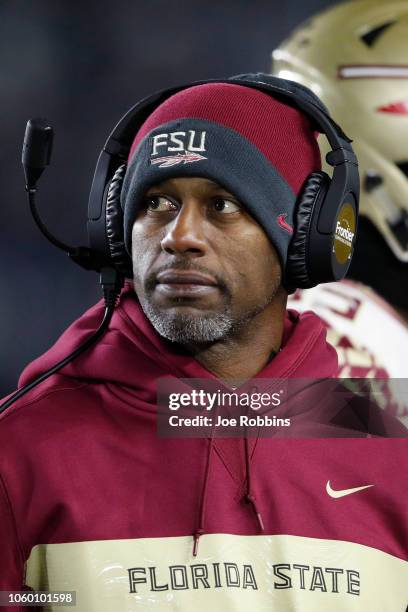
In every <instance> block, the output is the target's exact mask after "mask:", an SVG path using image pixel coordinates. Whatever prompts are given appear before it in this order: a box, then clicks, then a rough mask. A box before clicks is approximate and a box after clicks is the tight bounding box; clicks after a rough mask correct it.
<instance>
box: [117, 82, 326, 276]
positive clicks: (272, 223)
mask: <svg viewBox="0 0 408 612" xmlns="http://www.w3.org/2000/svg"><path fill="white" fill-rule="evenodd" d="M320 168H321V161H320V152H319V147H318V144H317V141H316V133H315V132H314V130H313V126H312V125H311V121H310V119H309V118H308V117H307V116H306V115H305V114H303V113H302V112H300V111H299V110H297V109H296V108H294V107H292V106H288V105H287V104H285V103H284V102H281V101H280V100H278V99H275V98H273V97H271V96H270V95H269V94H266V93H263V92H262V91H259V90H257V89H254V88H252V87H246V86H243V85H237V84H235V83H207V84H204V85H195V86H192V87H189V88H187V89H184V90H182V91H180V92H178V93H176V94H174V95H172V96H171V97H169V98H168V99H167V100H166V101H165V102H163V103H162V104H161V105H160V106H158V107H157V108H156V109H155V110H154V111H153V113H152V114H151V115H150V116H149V117H148V118H147V120H146V121H145V122H144V123H143V125H142V126H141V127H140V129H139V131H138V132H137V134H136V137H135V139H134V141H133V144H132V147H131V150H130V155H129V160H128V168H127V171H126V174H125V179H124V183H123V189H122V196H121V202H122V207H123V211H124V235H125V245H126V249H127V251H128V253H129V254H130V252H131V234H132V225H133V222H134V220H135V217H136V215H137V212H138V210H139V208H140V206H141V205H142V202H143V196H144V194H145V193H146V191H147V190H148V189H149V188H150V187H151V186H152V185H154V184H156V183H160V182H162V181H165V180H166V179H169V178H174V177H189V176H191V177H204V178H209V179H211V180H213V181H215V182H217V183H219V184H220V185H221V186H222V187H224V188H225V189H227V190H228V191H230V192H231V193H232V194H233V195H234V196H235V197H236V198H237V199H238V200H239V201H240V202H241V203H242V204H243V205H244V206H245V208H246V209H247V210H248V211H249V212H250V214H251V215H252V216H253V217H254V218H255V219H256V220H257V221H258V223H259V224H260V225H261V226H262V227H263V229H264V231H265V232H266V234H267V236H268V237H269V238H270V240H271V242H272V244H273V245H274V247H275V248H276V250H277V252H278V254H279V256H280V259H281V263H282V266H283V269H284V267H285V264H286V258H287V251H288V246H289V242H290V240H291V237H292V234H293V222H294V219H293V216H294V208H295V202H296V198H297V195H298V193H299V191H300V190H301V188H302V185H303V183H304V181H305V179H306V177H307V176H308V175H309V174H310V173H311V172H313V171H315V170H319V169H320Z"/></svg>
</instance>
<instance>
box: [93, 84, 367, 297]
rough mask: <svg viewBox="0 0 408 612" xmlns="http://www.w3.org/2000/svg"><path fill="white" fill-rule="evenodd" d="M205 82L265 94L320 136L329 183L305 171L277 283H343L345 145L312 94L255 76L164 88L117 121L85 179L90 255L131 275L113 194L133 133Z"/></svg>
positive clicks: (349, 187) (348, 187)
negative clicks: (324, 142) (294, 112)
mask: <svg viewBox="0 0 408 612" xmlns="http://www.w3.org/2000/svg"><path fill="white" fill-rule="evenodd" d="M205 83H234V84H237V85H244V86H246V87H253V88H255V89H258V90H260V91H262V92H265V93H267V94H270V95H271V96H273V97H275V98H278V99H280V100H281V101H283V102H284V103H286V104H288V105H291V106H294V107H296V108H298V109H299V110H300V111H302V112H304V113H305V114H306V115H307V116H308V117H309V118H310V119H311V120H312V122H313V127H314V128H315V129H316V130H317V131H319V132H321V133H323V134H325V135H326V137H327V139H328V141H329V144H330V147H331V151H330V152H329V153H328V154H327V156H326V160H327V162H328V163H329V164H330V165H331V166H333V176H332V178H330V177H329V175H328V174H327V173H325V172H323V171H318V172H313V173H311V174H310V175H309V176H308V177H307V179H306V181H305V183H304V185H303V187H302V190H301V193H300V194H299V197H298V199H297V202H296V207H295V215H294V220H295V221H294V234H293V237H292V240H291V243H290V245H289V251H288V257H287V263H286V269H285V270H284V274H283V278H284V285H285V287H286V288H287V289H288V291H290V292H292V291H294V290H295V289H296V288H308V287H313V286H315V285H317V284H319V283H322V282H330V281H336V280H340V279H342V278H344V276H345V275H346V273H347V270H348V268H349V265H350V263H351V257H352V254H353V248H354V243H355V238H356V232H357V219H358V200H359V190H360V183H359V175H358V164H357V158H356V156H355V154H354V152H353V149H352V147H351V145H350V143H351V140H350V139H349V138H348V137H347V136H346V135H345V134H344V132H343V131H342V129H341V128H340V127H339V126H338V125H337V124H336V123H335V122H334V121H333V119H332V118H331V117H330V115H329V113H328V111H327V109H326V107H325V106H324V105H323V103H322V102H321V101H320V100H319V99H318V98H317V96H315V95H314V94H313V92H311V91H310V90H309V89H307V88H306V87H304V86H303V85H300V84H298V83H295V82H294V81H288V80H285V79H280V78H277V77H273V76H270V75H267V74H263V73H256V74H243V75H238V76H235V77H231V78H229V79H210V80H204V81H195V82H193V83H188V84H186V85H182V86H179V87H173V88H170V89H165V90H162V91H159V92H157V93H155V94H153V95H151V96H149V97H147V98H144V99H143V100H141V101H140V102H139V103H137V104H136V105H135V106H133V107H132V108H131V109H130V110H129V111H128V112H127V113H126V114H125V115H124V116H123V117H122V119H121V120H120V121H119V123H118V124H117V125H116V127H115V128H114V130H113V131H112V133H111V134H110V136H109V138H108V140H107V141H106V143H105V146H104V147H103V150H102V152H101V154H100V156H99V159H98V162H97V166H96V170H95V175H94V179H93V182H92V187H91V193H90V197H89V206H88V233H89V244H90V248H91V250H92V251H96V252H98V254H99V256H100V257H101V258H103V259H104V260H105V261H107V262H110V264H111V265H113V266H114V267H115V268H116V269H117V270H118V271H120V272H121V273H122V274H123V275H124V276H125V277H127V278H131V277H132V262H131V258H130V256H129V255H128V253H127V252H126V249H125V245H124V236H123V211H122V206H121V201H120V196H121V189H122V184H123V178H124V175H125V172H126V162H127V159H128V155H129V151H130V147H131V145H132V142H133V139H134V136H135V134H136V132H137V131H138V129H139V128H140V126H141V125H142V123H143V122H144V121H145V119H146V118H147V117H148V116H149V115H150V114H151V113H152V112H153V110H154V109H155V108H156V107H157V106H159V105H160V104H161V103H162V102H164V101H165V100H166V99H167V98H169V97H170V96H172V95H173V94H175V93H177V92H179V91H182V90H183V89H186V88H188V87H192V86H194V85H202V84H205Z"/></svg>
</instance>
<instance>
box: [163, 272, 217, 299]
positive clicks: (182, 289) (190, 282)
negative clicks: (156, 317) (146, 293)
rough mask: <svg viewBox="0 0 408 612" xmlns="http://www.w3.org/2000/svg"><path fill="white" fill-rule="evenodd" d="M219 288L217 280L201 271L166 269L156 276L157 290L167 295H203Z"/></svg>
mask: <svg viewBox="0 0 408 612" xmlns="http://www.w3.org/2000/svg"><path fill="white" fill-rule="evenodd" d="M218 289H219V287H218V283H217V281H216V280H215V279H214V278H213V277H211V276H208V275H206V274H202V273H201V272H192V271H190V270H185V271H182V270H165V271H164V272H159V274H158V275H157V277H156V290H157V291H158V292H159V293H161V294H162V295H165V296H167V297H173V296H174V297H182V296H186V297H188V296H190V297H195V296H202V295H206V294H209V293H214V292H215V291H218Z"/></svg>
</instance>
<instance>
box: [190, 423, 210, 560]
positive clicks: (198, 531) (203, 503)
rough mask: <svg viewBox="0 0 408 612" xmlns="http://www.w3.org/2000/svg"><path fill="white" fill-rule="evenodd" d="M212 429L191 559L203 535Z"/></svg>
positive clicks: (196, 551) (194, 555)
mask: <svg viewBox="0 0 408 612" xmlns="http://www.w3.org/2000/svg"><path fill="white" fill-rule="evenodd" d="M213 434H214V429H213V430H212V432H211V438H210V441H209V444H208V451H207V461H206V465H205V475H204V482H203V488H202V490H201V501H200V519H199V524H198V527H197V529H196V530H195V532H194V545H193V557H196V556H197V553H198V540H199V539H200V537H201V536H202V535H203V534H204V522H205V508H206V498H207V490H208V477H209V474H210V465H211V457H212V449H213V444H214V435H213Z"/></svg>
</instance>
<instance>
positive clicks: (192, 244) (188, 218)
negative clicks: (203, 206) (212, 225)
mask: <svg viewBox="0 0 408 612" xmlns="http://www.w3.org/2000/svg"><path fill="white" fill-rule="evenodd" d="M166 230H167V231H166V235H165V237H164V238H163V240H162V242H161V247H162V249H163V250H164V251H166V253H170V254H171V255H175V254H180V253H182V254H184V255H189V256H191V257H202V256H203V255H205V253H206V250H207V244H206V240H205V236H204V219H203V216H202V212H201V211H200V208H199V206H198V205H197V203H190V202H185V203H183V205H182V206H181V208H180V210H179V212H178V214H177V217H176V218H175V219H173V221H172V222H171V223H169V224H168V225H167V228H166Z"/></svg>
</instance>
